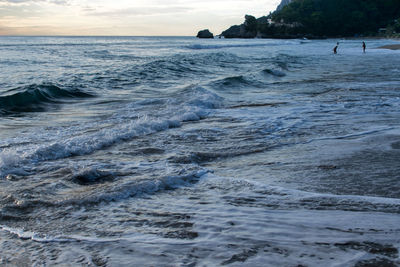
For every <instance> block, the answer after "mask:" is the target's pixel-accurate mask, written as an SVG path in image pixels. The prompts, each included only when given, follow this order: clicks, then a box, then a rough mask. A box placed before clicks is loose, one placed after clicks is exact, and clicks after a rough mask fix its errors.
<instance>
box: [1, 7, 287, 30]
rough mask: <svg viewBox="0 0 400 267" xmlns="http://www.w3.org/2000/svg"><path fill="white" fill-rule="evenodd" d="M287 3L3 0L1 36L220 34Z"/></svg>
mask: <svg viewBox="0 0 400 267" xmlns="http://www.w3.org/2000/svg"><path fill="white" fill-rule="evenodd" d="M280 2H281V0H131V1H129V0H0V35H119V36H193V35H196V34H197V32H198V31H199V30H203V29H209V30H210V31H211V32H213V33H214V34H220V33H221V32H222V31H223V30H225V29H227V28H229V26H231V25H235V24H241V23H243V21H244V15H245V14H249V15H253V16H255V17H261V16H263V15H268V14H269V12H271V11H274V10H275V9H276V7H277V6H278V4H279V3H280Z"/></svg>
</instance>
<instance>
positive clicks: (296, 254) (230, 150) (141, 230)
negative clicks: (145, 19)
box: [0, 37, 400, 267]
mask: <svg viewBox="0 0 400 267" xmlns="http://www.w3.org/2000/svg"><path fill="white" fill-rule="evenodd" d="M362 41H365V42H366V45H367V50H366V53H363V51H362ZM337 42H339V48H338V54H333V51H332V49H333V47H334V46H335V45H336V43H337ZM399 43H400V42H399V41H398V40H390V39H368V40H361V39H354V40H341V39H328V40H307V39H304V40H302V39H295V40H278V39H275V40H273V39H247V40H242V39H208V40H205V39H203V40H201V39H196V38H194V37H0V69H1V71H0V266H186V267H194V266H287V267H295V266H297V267H301V266H303V267H304V266H355V267H362V266H389V267H390V266H399V265H400V258H399V250H400V50H397V51H396V50H387V49H378V47H380V46H383V45H388V44H399Z"/></svg>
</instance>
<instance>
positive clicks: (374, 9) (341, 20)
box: [271, 0, 400, 36]
mask: <svg viewBox="0 0 400 267" xmlns="http://www.w3.org/2000/svg"><path fill="white" fill-rule="evenodd" d="M271 18H272V20H273V21H276V22H284V23H288V24H291V23H300V24H301V26H300V27H297V28H298V29H297V30H298V31H299V32H301V33H308V34H313V35H317V36H324V35H325V36H354V35H356V34H363V35H373V34H376V33H377V32H378V31H379V29H380V28H386V27H387V26H388V25H389V24H391V23H393V22H394V20H395V19H398V18H400V1H399V0H296V1H293V2H292V3H290V4H289V5H287V6H285V7H283V8H282V9H281V10H280V11H278V12H275V13H273V14H272V17H271Z"/></svg>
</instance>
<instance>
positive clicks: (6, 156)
mask: <svg viewBox="0 0 400 267" xmlns="http://www.w3.org/2000/svg"><path fill="white" fill-rule="evenodd" d="M183 96H184V97H187V99H183V100H182V101H183V102H180V103H179V102H178V103H177V101H176V100H171V101H170V103H167V104H166V106H163V108H162V109H161V110H158V111H157V112H155V114H151V115H152V116H149V115H148V114H146V113H143V112H142V113H137V111H136V110H135V109H134V108H133V109H132V107H130V108H129V107H127V108H125V109H122V110H120V111H118V113H117V114H116V115H114V116H113V117H112V118H111V119H109V120H108V121H99V122H89V124H93V125H92V126H93V127H92V128H94V129H99V128H102V127H101V124H103V125H107V127H104V128H103V129H100V130H96V131H88V130H87V129H90V128H91V127H88V126H87V125H83V126H82V127H76V126H72V127H71V128H67V129H65V128H63V129H62V130H59V129H54V131H51V132H50V131H47V132H46V131H44V132H42V133H40V135H45V136H51V138H52V139H50V140H52V141H50V142H49V143H46V142H43V141H41V140H36V141H37V142H38V143H37V144H29V143H28V144H25V145H23V146H13V147H8V148H5V149H0V177H1V176H5V175H7V174H9V173H12V172H13V171H14V169H16V168H17V169H18V168H20V167H21V166H29V165H32V164H36V163H39V162H43V161H48V160H57V159H62V158H67V157H70V156H75V155H87V154H90V153H93V152H95V151H98V150H101V149H103V148H106V147H109V146H111V145H114V144H117V143H120V142H124V141H127V140H131V139H133V138H136V137H139V136H144V135H148V134H153V133H156V132H160V131H164V130H167V129H169V128H175V127H180V126H181V124H182V123H183V122H188V121H198V120H200V119H203V118H205V117H207V116H208V114H209V113H210V109H212V108H215V107H216V106H218V105H219V104H218V103H219V102H220V101H221V98H220V97H219V96H217V95H215V94H213V93H211V92H209V91H207V90H205V89H203V88H200V87H190V88H188V89H187V92H184V94H183ZM157 113H158V114H157ZM127 114H128V115H129V114H135V115H134V116H132V115H130V116H127ZM96 124H98V125H96ZM37 131H41V129H38V130H37ZM69 131H70V132H69ZM87 132H89V133H87ZM66 133H67V134H66ZM37 134H39V133H32V135H37ZM24 138H25V137H24Z"/></svg>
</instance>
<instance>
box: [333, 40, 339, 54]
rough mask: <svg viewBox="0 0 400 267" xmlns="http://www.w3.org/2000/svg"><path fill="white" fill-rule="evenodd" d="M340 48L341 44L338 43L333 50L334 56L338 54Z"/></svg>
mask: <svg viewBox="0 0 400 267" xmlns="http://www.w3.org/2000/svg"><path fill="white" fill-rule="evenodd" d="M338 46H339V42H337V44H336V46H335V47H334V48H333V53H334V54H337V49H338Z"/></svg>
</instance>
